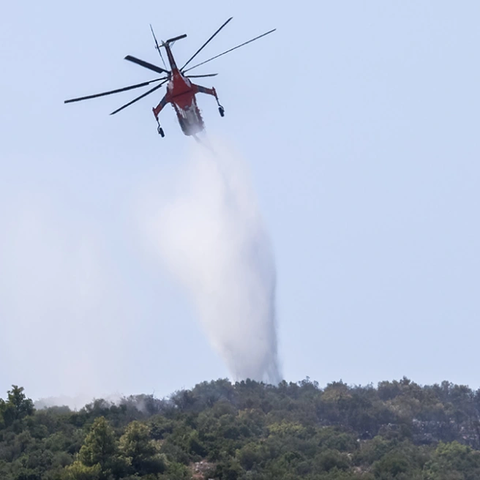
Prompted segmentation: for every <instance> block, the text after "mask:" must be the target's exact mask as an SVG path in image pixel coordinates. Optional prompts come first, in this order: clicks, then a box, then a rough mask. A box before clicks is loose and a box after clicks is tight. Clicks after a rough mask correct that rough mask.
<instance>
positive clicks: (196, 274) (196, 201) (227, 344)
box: [154, 145, 281, 383]
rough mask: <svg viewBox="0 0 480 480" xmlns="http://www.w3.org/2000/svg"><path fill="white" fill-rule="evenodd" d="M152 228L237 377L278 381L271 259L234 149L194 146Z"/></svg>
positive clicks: (169, 265) (252, 199)
mask: <svg viewBox="0 0 480 480" xmlns="http://www.w3.org/2000/svg"><path fill="white" fill-rule="evenodd" d="M154 227H155V242H156V245H158V247H159V249H160V252H161V254H162V257H163V259H164V261H165V263H166V264H167V266H168V267H169V268H170V269H171V270H172V271H173V273H174V274H175V275H176V276H177V277H178V278H179V279H180V281H181V282H182V283H183V285H185V287H186V288H187V290H188V292H189V293H190V295H191V297H192V299H193V301H194V303H195V306H196V307H197V309H198V313H199V316H200V319H201V321H202V324H203V326H204V329H205V330H206V332H207V335H208V337H209V339H210V341H211V343H212V345H213V347H214V348H215V349H216V350H217V351H218V352H219V353H220V355H221V356H222V358H223V359H224V361H225V362H226V365H227V367H228V369H229V371H230V373H231V375H232V377H233V378H234V380H242V379H246V378H251V379H254V380H258V381H265V382H268V383H278V382H279V381H280V379H281V374H280V370H279V366H278V358H277V335H276V323H275V265H274V260H273V255H272V249H271V245H270V241H269V238H268V235H267V234H266V231H265V227H264V224H263V221H262V218H261V215H260V213H259V209H258V206H257V203H256V201H255V195H254V193H253V191H252V189H251V186H250V182H249V179H248V176H247V175H246V172H245V170H244V165H243V162H242V160H241V159H240V158H239V156H238V155H236V154H235V153H234V152H232V151H231V149H228V148H225V147H224V146H222V147H219V146H217V145H215V153H214V152H213V150H208V149H207V148H205V147H204V146H202V145H196V146H195V147H194V148H193V149H192V152H191V155H190V158H189V160H188V162H187V164H186V165H185V166H184V168H183V170H182V171H181V173H180V175H179V177H178V179H177V183H176V189H175V194H174V198H173V199H171V200H170V202H168V203H167V204H166V205H164V206H163V207H162V208H160V211H159V212H158V215H156V218H155V221H154Z"/></svg>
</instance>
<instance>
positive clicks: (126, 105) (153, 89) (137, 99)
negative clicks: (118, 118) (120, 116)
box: [110, 80, 167, 115]
mask: <svg viewBox="0 0 480 480" xmlns="http://www.w3.org/2000/svg"><path fill="white" fill-rule="evenodd" d="M166 81H167V80H165V81H163V82H162V83H160V85H157V86H156V87H153V88H152V89H150V90H149V91H148V92H145V93H144V94H143V95H140V96H139V97H137V98H134V99H133V100H132V101H131V102H128V103H126V104H125V105H123V106H122V107H120V108H117V110H115V111H114V112H112V113H111V114H110V115H115V114H116V113H118V112H120V110H123V109H124V108H127V107H129V106H130V105H132V103H135V102H138V101H139V100H141V99H142V98H143V97H146V96H147V95H150V94H151V93H153V92H154V91H155V90H158V89H159V88H160V87H161V86H162V85H163V84H164V83H165V82H166Z"/></svg>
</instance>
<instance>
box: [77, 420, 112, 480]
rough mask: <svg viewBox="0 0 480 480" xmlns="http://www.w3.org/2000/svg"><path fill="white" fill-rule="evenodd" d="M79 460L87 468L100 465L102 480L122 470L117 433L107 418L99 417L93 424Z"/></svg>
mask: <svg viewBox="0 0 480 480" xmlns="http://www.w3.org/2000/svg"><path fill="white" fill-rule="evenodd" d="M78 458H79V460H80V462H81V463H82V464H83V465H85V466H87V467H94V466H95V465H99V466H100V469H101V472H102V473H101V475H100V478H101V479H102V478H109V476H110V474H111V473H112V472H113V471H116V470H118V469H120V470H121V465H119V463H120V462H119V458H118V445H117V440H116V438H115V432H114V431H113V428H112V427H111V426H110V424H109V423H108V422H107V420H106V419H105V417H99V418H97V419H96V420H95V421H94V422H93V425H92V428H91V429H90V432H89V434H88V435H87V437H86V438H85V442H84V444H83V445H82V448H81V449H80V453H79V455H78Z"/></svg>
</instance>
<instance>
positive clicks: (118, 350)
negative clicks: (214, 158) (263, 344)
mask: <svg viewBox="0 0 480 480" xmlns="http://www.w3.org/2000/svg"><path fill="white" fill-rule="evenodd" d="M29 3H30V5H28V6H27V4H26V3H25V2H23V3H18V2H17V3H14V2H10V3H8V5H5V6H4V7H3V10H2V16H1V18H0V60H1V64H2V75H1V76H0V99H1V109H0V140H1V141H0V162H1V172H2V173H1V175H0V222H1V230H0V323H1V336H0V396H2V395H4V394H2V392H6V390H7V389H8V387H9V386H10V385H11V384H12V383H16V384H20V385H23V386H25V387H26V389H27V393H29V394H30V395H31V396H32V397H34V398H37V397H40V396H49V395H59V394H62V393H65V394H68V395H74V394H76V393H79V392H80V393H81V392H86V393H87V394H90V393H92V394H97V395H98V394H100V393H114V392H120V393H125V394H130V393H140V392H142V393H151V392H153V391H155V392H156V394H157V395H160V396H161V395H167V394H169V393H171V392H172V391H174V390H176V389H179V388H182V387H191V386H193V385H194V384H195V383H196V382H199V381H203V380H210V379H214V378H218V377H225V376H227V370H226V368H225V366H224V364H223V363H222V361H221V360H220V359H219V357H218V356H217V355H216V354H215V353H214V352H213V351H212V350H211V348H210V346H209V344H208V342H207V340H206V338H205V336H204V335H203V333H202V331H201V328H200V326H199V323H198V321H197V318H196V312H195V311H194V310H193V308H192V307H191V306H190V305H189V303H188V301H187V298H186V296H185V293H184V292H183V290H182V289H181V287H180V286H179V285H177V284H176V282H175V281H174V280H173V279H172V278H171V276H170V275H169V274H168V273H167V272H165V271H164V270H163V269H162V268H161V265H160V264H159V263H157V262H156V259H154V258H153V256H152V255H151V253H150V251H149V250H148V248H147V247H146V246H145V243H144V239H143V238H142V235H141V233H140V230H141V229H140V228H139V226H138V223H139V222H138V205H139V202H140V200H139V199H140V198H141V197H142V195H143V194H144V192H145V191H149V192H150V191H152V189H153V188H154V186H155V185H156V181H157V180H158V179H161V178H163V177H165V176H168V174H169V173H170V172H171V171H172V170H175V169H176V168H178V165H179V164H181V163H182V162H184V159H185V155H186V152H187V150H188V145H189V143H190V142H191V141H192V140H191V139H189V138H187V137H184V136H183V135H182V133H181V131H180V128H179V127H178V125H177V123H176V119H175V117H174V113H173V111H172V110H171V108H167V109H166V110H165V111H164V112H163V113H162V124H163V127H164V130H165V133H166V137H165V139H161V138H160V137H159V136H158V135H157V134H156V124H155V121H154V118H153V115H152V113H151V108H152V106H154V105H156V103H157V102H158V101H159V100H160V98H161V96H162V95H163V92H162V90H160V91H159V93H158V95H156V94H154V95H151V96H150V97H148V98H146V99H144V100H142V101H140V102H138V103H137V104H135V105H134V106H132V107H130V108H129V109H127V110H125V111H123V112H121V113H119V114H118V115H115V116H113V117H111V116H109V115H108V114H109V113H110V112H111V111H112V110H114V109H115V108H117V107H119V106H121V105H122V104H123V103H126V102H127V101H129V100H130V99H131V98H134V96H135V95H136V92H133V93H132V92H130V93H129V92H126V93H123V94H120V95H116V96H110V97H106V98H102V99H97V100H91V101H88V102H83V103H79V104H73V105H64V104H63V100H64V99H66V98H71V97H75V96H81V95H87V94H90V93H96V92H101V91H105V90H110V89H114V88H119V87H122V86H126V85H129V84H133V83H138V82H140V81H143V80H149V79H151V78H155V75H153V76H152V75H150V73H149V72H148V71H147V70H144V69H142V68H140V67H137V66H136V65H133V64H130V63H129V62H125V61H124V60H123V57H124V56H125V55H127V54H131V55H135V56H138V57H140V58H143V59H145V60H147V61H151V62H153V63H158V61H159V59H158V58H157V54H156V52H155V50H154V49H153V45H152V40H151V36H150V31H149V23H152V24H153V25H154V27H155V29H156V32H157V35H158V37H160V38H163V39H165V38H169V37H172V36H175V35H179V34H182V33H187V34H188V38H187V39H186V40H182V41H181V42H178V43H177V44H176V45H175V47H174V53H175V55H176V57H177V58H178V59H179V60H181V59H186V58H188V56H189V55H190V54H191V53H193V52H194V51H195V50H196V49H197V48H198V47H199V46H200V45H201V44H202V43H203V41H204V40H206V39H207V38H208V37H209V36H210V35H211V33H213V32H214V31H215V30H216V28H218V26H220V25H221V24H222V23H223V22H224V21H225V20H226V19H227V18H228V17H229V16H232V15H233V16H234V20H233V21H232V22H231V24H230V25H228V27H227V28H226V29H225V30H224V31H223V32H222V33H221V34H220V35H219V36H218V38H217V39H216V41H215V42H213V43H212V44H211V45H210V46H209V47H208V49H207V50H206V51H205V53H204V55H203V56H202V57H201V58H203V59H205V58H208V56H210V55H214V54H216V53H218V52H221V51H223V50H224V49H227V48H229V47H231V46H234V45H236V44H237V43H240V42H242V41H244V40H247V39H249V38H251V37H253V36H255V35H258V34H260V33H262V32H264V31H266V30H269V29H271V28H274V27H276V28H277V29H278V30H277V32H276V33H275V34H273V35H271V36H269V37H267V38H265V39H262V40H260V41H259V42H257V43H255V44H253V45H250V46H247V47H245V48H244V49H242V50H239V51H237V52H234V53H232V54H231V55H229V56H225V57H223V58H221V59H218V60H217V61H215V62H212V63H211V64H209V65H206V66H205V67H203V68H202V69H199V70H198V72H197V73H211V72H218V73H219V74H220V75H219V76H218V77H216V78H212V79H205V81H203V82H202V84H204V85H206V86H211V85H214V86H215V87H216V89H217V92H218V94H219V96H220V100H221V102H222V104H223V105H224V106H225V109H226V117H225V118H224V119H221V118H220V117H219V115H218V112H217V110H216V105H215V103H214V101H213V100H212V99H211V98H210V97H201V98H199V104H200V107H201V108H202V111H203V116H204V119H205V122H206V126H207V130H208V131H209V132H211V133H212V134H215V135H217V136H220V137H221V138H225V139H226V140H227V141H229V142H230V144H232V145H234V146H235V148H236V149H237V150H238V151H239V152H240V153H241V154H242V156H243V157H244V158H245V161H246V163H247V164H248V167H249V169H250V172H251V177H252V181H253V183H254V187H255V191H256V193H257V195H258V199H259V203H260V206H261V210H262V212H263V215H264V219H265V222H266V224H267V226H268V230H269V233H270V236H271V239H272V243H273V245H274V251H275V257H276V264H277V270H278V291H277V294H278V295H277V311H278V322H279V341H280V355H281V360H282V365H283V371H284V375H285V378H286V379H287V380H292V381H297V380H300V379H302V378H304V377H305V376H307V375H308V376H310V377H311V378H313V379H316V380H318V381H319V382H320V384H322V385H323V384H326V383H327V382H330V381H333V380H338V379H343V380H344V381H346V382H348V383H351V384H366V383H370V382H374V383H375V382H377V381H380V380H386V379H389V380H391V379H394V378H399V377H402V376H403V375H406V376H408V377H410V378H412V379H413V380H415V381H417V382H419V383H424V384H426V383H434V382H440V381H442V380H444V379H448V380H450V381H453V382H455V383H466V384H469V385H471V386H473V387H475V388H477V387H479V386H480V382H479V378H478V372H477V370H478V369H477V364H478V360H477V359H478V337H479V334H480V322H479V318H480V295H479V286H480V261H479V254H478V251H479V245H480V227H479V215H478V211H479V205H480V193H479V191H480V190H479V188H478V185H479V181H480V166H479V159H480V145H479V134H478V132H479V127H480V121H479V120H480V119H479V115H480V113H479V112H480V95H479V90H478V89H479V85H480V67H479V61H478V46H479V45H480V33H479V30H478V20H479V18H480V4H479V3H478V2H476V1H473V0H472V1H463V2H455V3H453V2H447V1H439V0H435V1H433V0H431V1H423V2H417V1H403V2H385V1H383V0H382V1H380V0H378V1H369V2H358V1H349V2H348V1H337V2H306V1H300V2H273V1H265V2H261V3H259V2H253V1H250V0H246V1H243V2H235V3H234V4H229V3H227V2H220V1H214V0H211V1H209V0H207V1H204V2H192V1H190V0H186V1H185V2H183V3H182V6H181V7H179V4H178V2H168V3H164V2H153V1H143V2H137V3H135V4H134V3H132V2H125V1H124V2H113V1H105V2H101V3H100V2H92V1H91V0H85V1H83V2H78V3H76V4H73V5H72V4H71V3H65V2H58V1H44V2H38V3H34V2H29ZM199 83H200V82H199ZM159 194H160V193H159ZM140 203H141V202H140Z"/></svg>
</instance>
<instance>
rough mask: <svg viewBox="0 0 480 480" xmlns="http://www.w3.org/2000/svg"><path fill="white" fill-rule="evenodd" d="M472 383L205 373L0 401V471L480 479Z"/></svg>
mask: <svg viewBox="0 0 480 480" xmlns="http://www.w3.org/2000/svg"><path fill="white" fill-rule="evenodd" d="M479 450H480V390H478V391H472V390H471V389H469V388H468V387H466V386H461V385H453V384H451V383H448V382H442V384H441V385H433V386H420V385H418V384H416V383H414V382H412V381H410V380H408V379H406V378H403V379H402V380H400V381H393V382H387V381H386V382H381V383H379V384H378V385H377V387H374V386H365V387H362V386H348V385H346V384H344V383H342V382H334V383H331V384H329V385H327V386H326V387H325V388H320V387H319V386H318V384H317V383H316V382H311V381H310V380H309V379H308V378H307V379H306V380H303V381H301V382H298V383H286V382H282V383H281V384H280V385H279V386H278V387H273V386H271V385H265V384H262V383H257V382H253V381H246V382H240V383H235V384H232V383H230V382H229V381H228V380H217V381H213V382H204V383H201V384H199V385H197V386H195V387H194V388H193V389H192V390H183V391H179V392H176V393H174V394H173V395H171V396H170V397H169V398H167V399H156V398H153V397H152V396H148V395H138V396H132V397H128V398H124V399H123V400H122V401H121V402H120V403H119V404H116V405H115V404H111V403H109V402H107V401H105V400H95V401H94V402H93V403H91V404H88V405H86V406H85V407H84V408H82V409H81V410H79V411H76V412H73V411H71V410H69V409H68V408H67V407H52V408H46V409H42V410H35V408H34V405H33V402H32V401H31V400H29V399H28V398H27V396H26V394H25V392H24V391H23V388H21V387H17V386H13V387H12V389H11V390H10V391H9V392H7V398H6V399H5V400H0V478H1V479H2V480H14V479H15V480H68V479H70V480H94V479H97V480H106V479H130V480H131V479H134V478H135V479H136V478H143V479H147V480H154V479H171V480H175V479H190V478H197V479H202V478H213V479H225V480H235V479H251V480H267V479H271V480H273V479H296V478H306V479H312V480H313V479H319V480H320V479H322V480H323V479H325V480H327V479H329V480H347V479H364V480H373V479H381V480H388V479H398V480H402V479H403V480H406V479H408V480H417V479H418V480H442V479H444V480H447V479H448V480H457V479H458V480H462V479H465V480H474V479H479V478H480V451H479Z"/></svg>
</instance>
